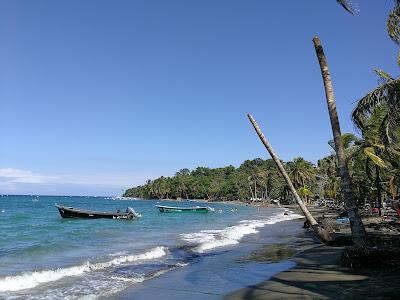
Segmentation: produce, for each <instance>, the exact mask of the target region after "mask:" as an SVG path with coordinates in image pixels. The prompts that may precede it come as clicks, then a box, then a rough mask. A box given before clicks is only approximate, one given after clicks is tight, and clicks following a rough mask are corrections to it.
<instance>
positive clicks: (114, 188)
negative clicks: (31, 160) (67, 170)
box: [0, 168, 161, 195]
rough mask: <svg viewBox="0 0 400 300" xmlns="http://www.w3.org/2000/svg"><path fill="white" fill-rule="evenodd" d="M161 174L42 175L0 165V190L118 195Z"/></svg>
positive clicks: (2, 191)
mask: <svg viewBox="0 0 400 300" xmlns="http://www.w3.org/2000/svg"><path fill="white" fill-rule="evenodd" d="M160 175H161V174H157V173H144V172H96V173H90V174H81V173H80V174H56V175H55V174H50V175H49V174H42V173H38V172H34V171H31V170H22V169H16V168H0V193H11V194H19V193H21V194H26V193H28V194H54V195H55V194H63V195H76V194H92V195H93V194H113V195H115V194H120V193H121V192H122V190H124V189H126V188H129V187H132V186H135V185H139V184H143V183H144V182H145V181H146V180H147V179H153V178H156V177H159V176H160Z"/></svg>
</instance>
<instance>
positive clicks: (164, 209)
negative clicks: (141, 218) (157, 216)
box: [156, 205, 214, 213]
mask: <svg viewBox="0 0 400 300" xmlns="http://www.w3.org/2000/svg"><path fill="white" fill-rule="evenodd" d="M156 207H157V208H158V209H159V211H160V212H169V213H171V212H172V213H174V212H193V213H208V212H209V211H212V212H213V211H214V209H213V208H212V207H209V206H193V207H176V206H164V205H156Z"/></svg>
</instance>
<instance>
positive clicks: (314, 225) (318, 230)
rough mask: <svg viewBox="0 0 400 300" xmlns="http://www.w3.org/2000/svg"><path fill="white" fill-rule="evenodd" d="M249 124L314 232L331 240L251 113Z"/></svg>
mask: <svg viewBox="0 0 400 300" xmlns="http://www.w3.org/2000/svg"><path fill="white" fill-rule="evenodd" d="M247 116H248V118H249V120H250V122H251V124H252V125H253V127H254V129H255V130H256V132H257V134H258V136H259V138H260V140H261V142H262V143H263V144H264V146H265V148H266V149H267V151H268V152H269V154H270V155H271V157H272V159H273V160H274V162H275V164H276V165H277V167H278V170H279V172H280V173H281V174H282V176H283V178H284V179H285V181H286V183H287V185H288V187H289V189H290V191H291V192H292V194H293V196H294V198H295V200H296V202H297V204H298V205H299V206H300V209H301V211H302V212H303V214H304V216H305V217H306V219H307V221H308V223H310V226H311V227H312V228H313V230H314V231H315V233H316V234H317V235H318V236H319V238H320V239H321V240H322V241H323V242H324V243H326V242H329V241H331V236H330V235H329V233H328V232H327V231H326V230H324V229H323V228H322V227H321V226H320V225H319V224H318V223H317V221H316V220H315V219H314V217H313V216H312V215H311V213H310V212H309V210H308V209H307V207H306V206H305V205H304V203H303V201H302V200H301V198H300V196H299V194H298V193H297V191H296V189H295V188H294V185H293V183H292V181H291V180H290V178H289V175H288V173H287V172H286V170H285V168H284V167H283V164H282V162H281V161H280V159H279V158H278V156H277V155H276V154H275V151H274V149H272V147H271V145H270V144H269V143H268V141H267V139H266V138H265V136H264V134H263V133H262V132H261V129H260V127H259V126H258V124H257V122H256V120H254V118H253V116H252V115H251V114H247Z"/></svg>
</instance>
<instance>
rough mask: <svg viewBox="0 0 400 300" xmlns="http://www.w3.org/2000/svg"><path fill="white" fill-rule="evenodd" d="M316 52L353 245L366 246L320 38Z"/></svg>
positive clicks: (315, 43)
mask: <svg viewBox="0 0 400 300" xmlns="http://www.w3.org/2000/svg"><path fill="white" fill-rule="evenodd" d="M313 42H314V47H315V51H316V53H317V57H318V61H319V65H320V68H321V73H322V79H323V81H324V86H325V94H326V102H327V104H328V111H329V116H330V119H331V125H332V132H333V139H334V141H335V151H336V156H337V160H338V164H339V175H340V178H341V183H342V193H343V198H344V202H345V206H346V210H347V213H348V216H349V219H350V226H351V233H352V238H353V243H354V244H355V245H357V246H366V244H367V235H366V233H365V228H364V225H363V223H362V220H361V217H360V215H359V213H358V208H357V201H356V198H355V196H354V193H353V191H352V189H351V181H350V176H349V171H348V169H347V163H346V157H345V154H344V147H343V142H342V136H341V132H340V124H339V118H338V114H337V111H336V101H335V96H334V94H333V86H332V81H331V75H330V73H329V69H328V62H327V60H326V57H325V54H324V49H323V48H322V45H321V41H320V40H319V38H318V37H315V38H314V39H313Z"/></svg>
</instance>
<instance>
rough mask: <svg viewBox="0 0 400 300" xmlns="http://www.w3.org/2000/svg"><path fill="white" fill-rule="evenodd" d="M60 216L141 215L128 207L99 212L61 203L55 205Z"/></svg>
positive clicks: (128, 218)
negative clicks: (121, 209)
mask: <svg viewBox="0 0 400 300" xmlns="http://www.w3.org/2000/svg"><path fill="white" fill-rule="evenodd" d="M56 207H57V209H58V211H59V212H60V215H61V217H63V218H84V219H125V220H131V219H137V218H140V217H141V215H140V214H139V213H138V212H136V211H135V210H134V209H133V208H131V207H128V208H127V209H126V211H125V212H121V211H119V210H117V211H116V212H100V211H90V210H84V209H79V208H74V207H66V206H62V205H56Z"/></svg>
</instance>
